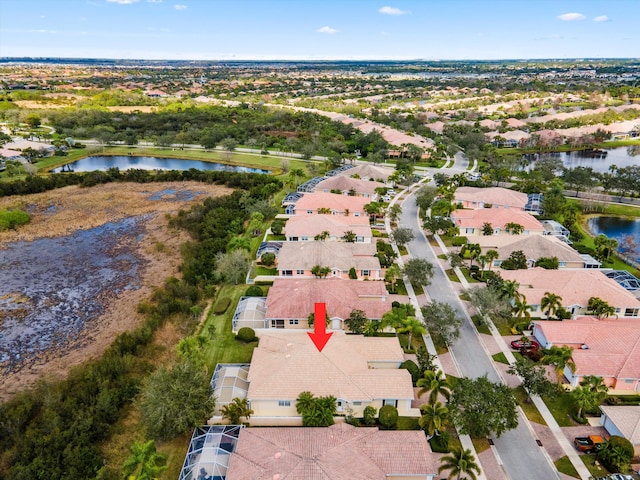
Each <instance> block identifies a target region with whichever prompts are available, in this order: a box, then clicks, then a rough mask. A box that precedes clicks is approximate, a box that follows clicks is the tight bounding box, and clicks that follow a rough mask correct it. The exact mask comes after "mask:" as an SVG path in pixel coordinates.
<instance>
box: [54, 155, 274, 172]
mask: <svg viewBox="0 0 640 480" xmlns="http://www.w3.org/2000/svg"><path fill="white" fill-rule="evenodd" d="M114 167H117V168H119V169H120V170H128V169H132V168H136V169H140V170H189V169H191V168H195V169H196V170H221V171H226V172H245V173H263V174H268V173H271V172H270V171H269V170H263V169H261V168H251V167H243V166H239V165H227V164H225V163H211V162H203V161H201V160H184V159H180V158H168V157H167V158H162V157H142V156H129V155H114V156H111V155H95V156H91V157H85V158H82V159H80V160H78V161H76V162H72V163H67V164H66V165H64V166H63V167H58V168H56V169H54V170H53V171H54V172H62V171H74V172H93V171H95V170H99V171H106V170H109V169H110V168H114ZM63 169H64V170H63Z"/></svg>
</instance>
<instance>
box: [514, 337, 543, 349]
mask: <svg viewBox="0 0 640 480" xmlns="http://www.w3.org/2000/svg"><path fill="white" fill-rule="evenodd" d="M511 348H513V349H514V350H522V349H523V348H524V349H525V350H538V349H539V348H540V344H539V343H538V342H536V341H535V340H531V339H529V341H528V342H523V341H522V339H518V340H514V341H513V342H511Z"/></svg>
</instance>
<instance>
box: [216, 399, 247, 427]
mask: <svg viewBox="0 0 640 480" xmlns="http://www.w3.org/2000/svg"><path fill="white" fill-rule="evenodd" d="M251 415H253V410H251V409H250V408H249V401H248V400H247V399H246V398H239V397H235V398H234V399H233V400H232V401H231V403H229V404H228V405H224V406H223V407H222V418H226V419H227V420H229V424H230V425H239V424H240V419H241V418H242V417H244V418H246V419H247V420H249V417H251Z"/></svg>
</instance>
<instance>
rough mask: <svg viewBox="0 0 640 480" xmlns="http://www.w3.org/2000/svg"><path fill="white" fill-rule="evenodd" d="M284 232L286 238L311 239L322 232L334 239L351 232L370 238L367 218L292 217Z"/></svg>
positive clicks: (339, 216)
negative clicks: (305, 237) (327, 233)
mask: <svg viewBox="0 0 640 480" xmlns="http://www.w3.org/2000/svg"><path fill="white" fill-rule="evenodd" d="M351 198H355V197H351ZM284 231H285V234H286V236H287V237H303V236H307V237H309V238H313V237H315V236H316V235H318V234H320V233H322V232H324V231H327V232H329V233H330V234H331V235H333V236H334V237H343V236H344V234H345V233H346V232H348V231H352V232H353V233H355V234H356V235H357V236H360V237H367V238H370V237H372V233H371V227H370V226H369V217H368V216H360V217H354V216H353V215H349V216H348V217H345V216H343V215H315V214H314V215H293V216H292V217H291V218H289V220H287V224H286V225H285V227H284Z"/></svg>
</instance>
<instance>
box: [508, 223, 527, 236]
mask: <svg viewBox="0 0 640 480" xmlns="http://www.w3.org/2000/svg"><path fill="white" fill-rule="evenodd" d="M504 229H505V231H506V232H507V233H510V234H511V235H520V234H521V233H522V232H524V227H523V226H522V225H520V224H519V223H514V222H509V223H507V224H505V226H504Z"/></svg>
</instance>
